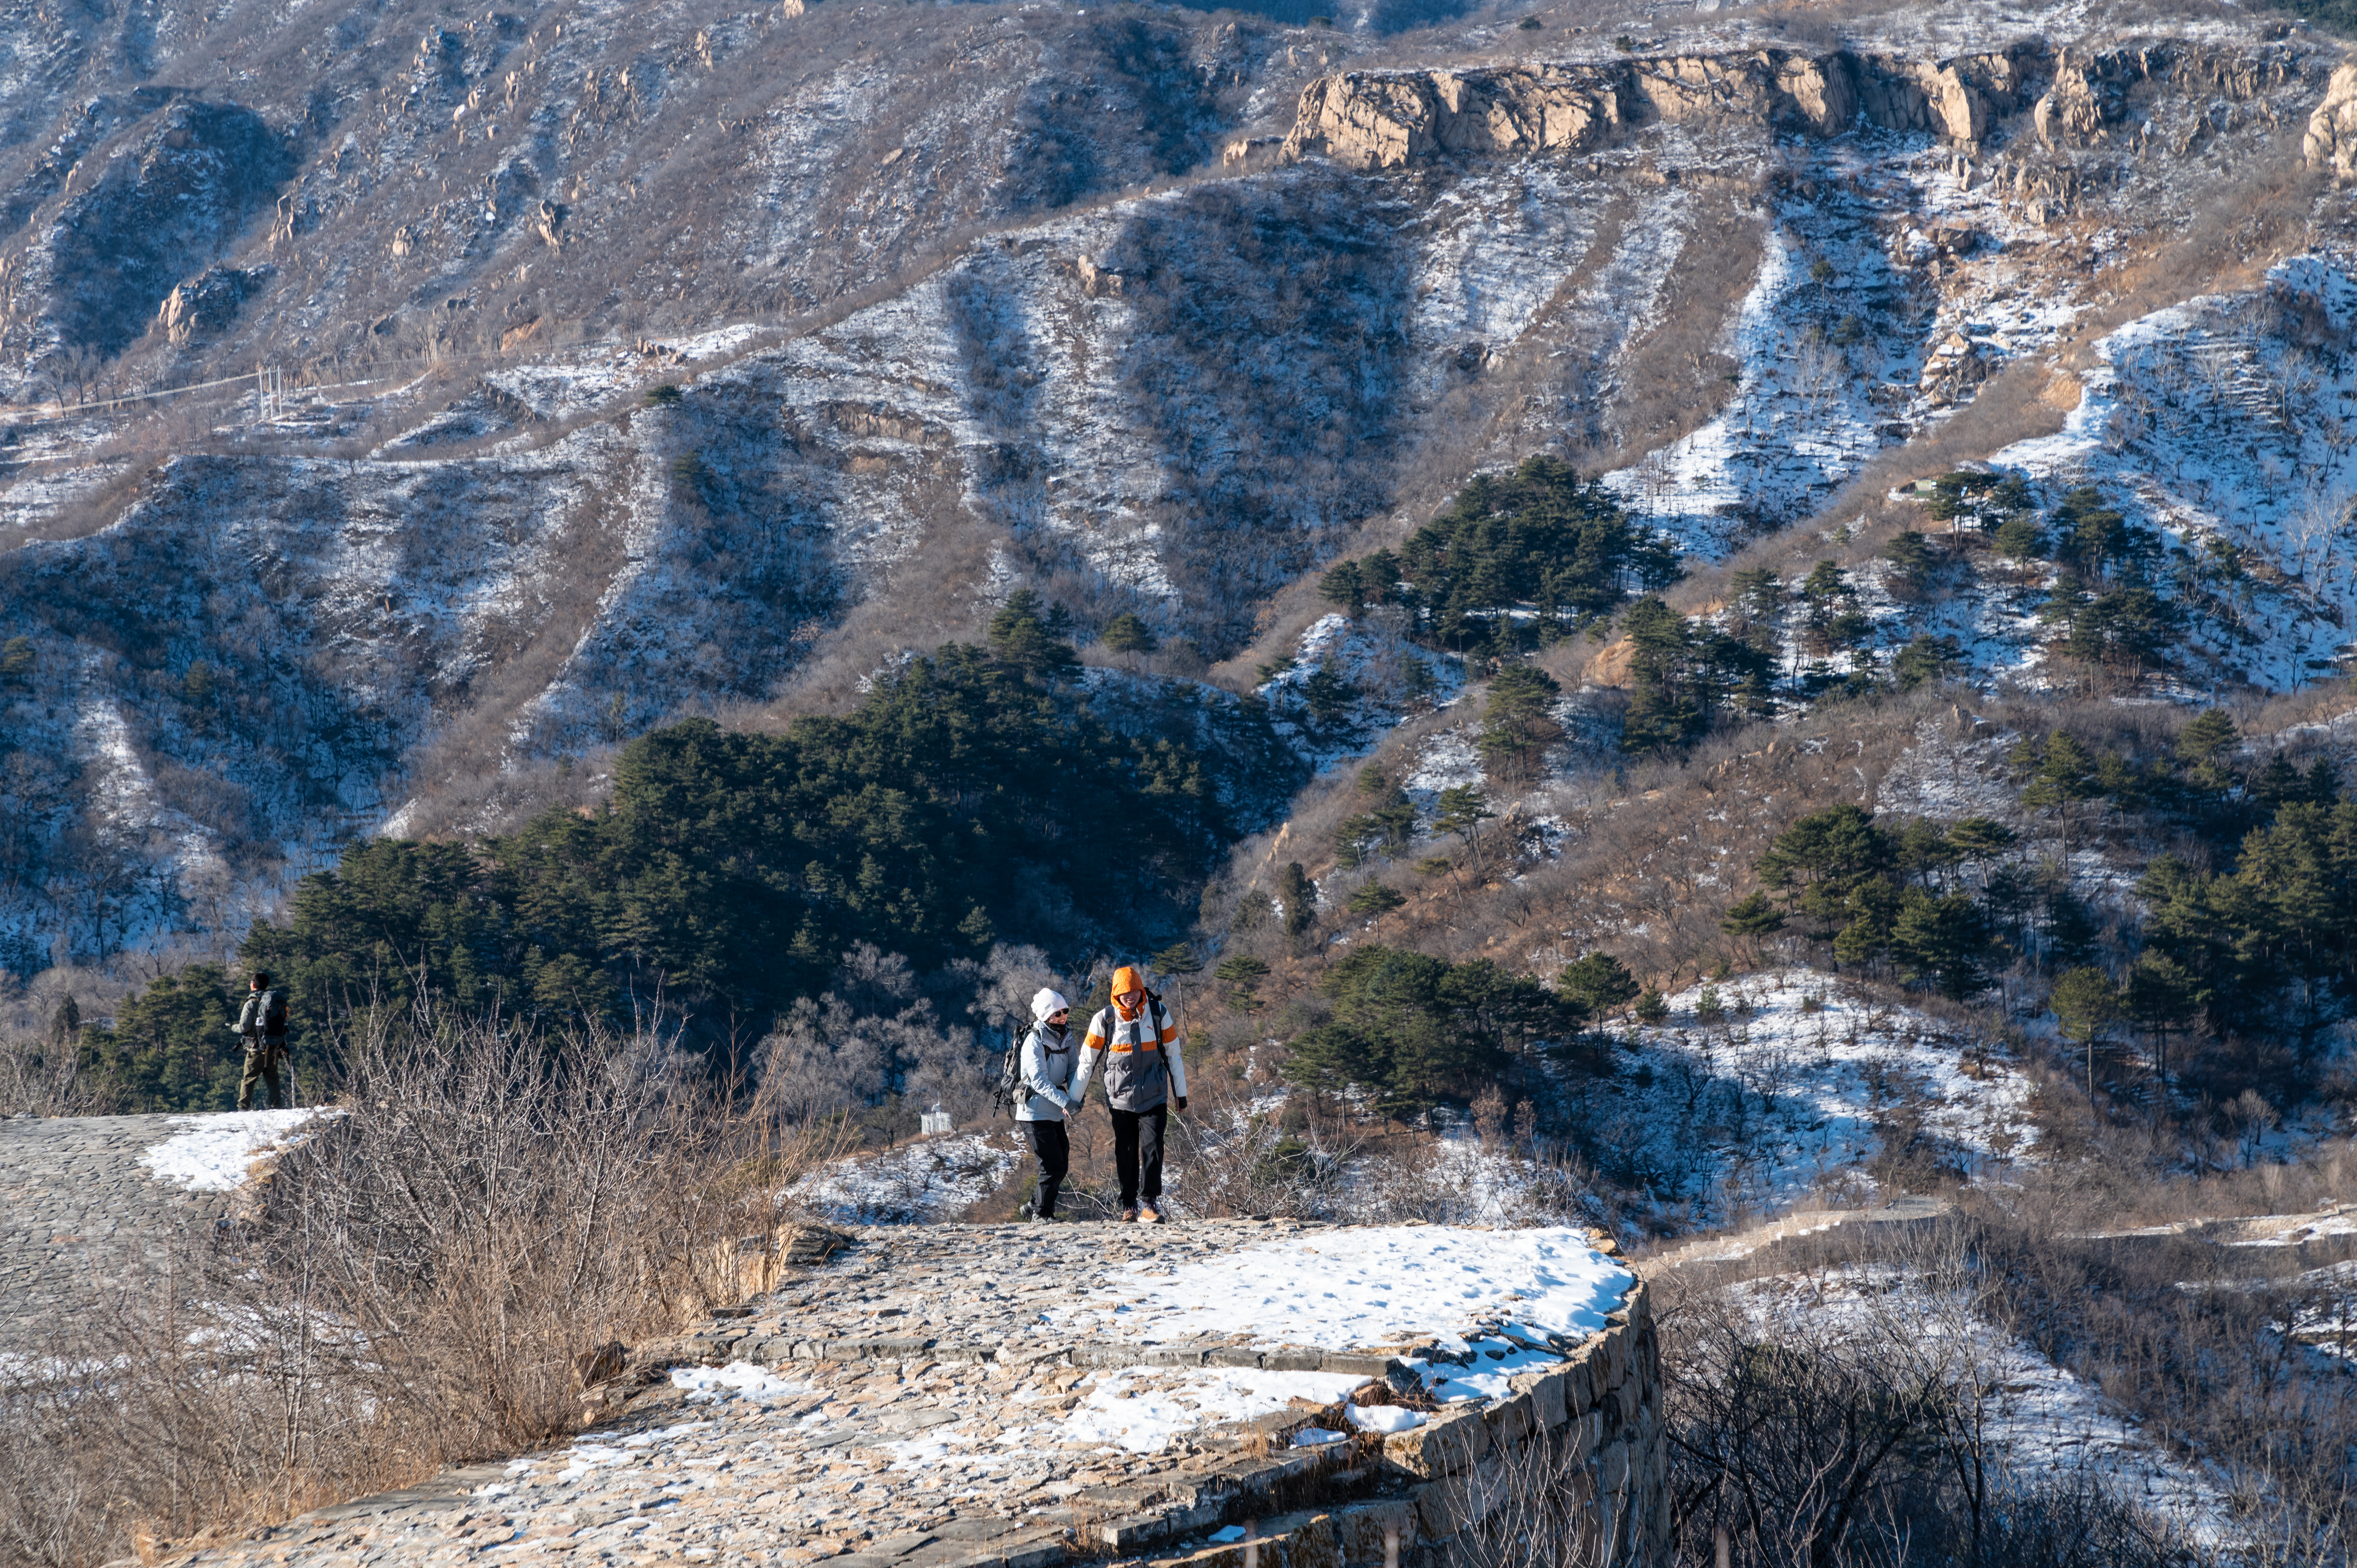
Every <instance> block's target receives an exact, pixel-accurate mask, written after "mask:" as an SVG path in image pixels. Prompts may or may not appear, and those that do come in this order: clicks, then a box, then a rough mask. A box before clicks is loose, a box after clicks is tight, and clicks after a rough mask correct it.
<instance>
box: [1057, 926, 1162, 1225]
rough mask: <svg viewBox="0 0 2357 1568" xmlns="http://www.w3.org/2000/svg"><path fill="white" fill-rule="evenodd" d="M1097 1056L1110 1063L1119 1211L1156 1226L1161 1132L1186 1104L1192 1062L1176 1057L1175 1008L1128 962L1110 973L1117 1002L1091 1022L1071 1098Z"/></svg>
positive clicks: (1083, 1090) (1084, 1084)
mask: <svg viewBox="0 0 2357 1568" xmlns="http://www.w3.org/2000/svg"><path fill="white" fill-rule="evenodd" d="M1100 1060H1102V1061H1103V1063H1104V1064H1105V1068H1104V1097H1105V1108H1106V1109H1107V1110H1108V1111H1110V1112H1113V1163H1114V1170H1115V1171H1117V1172H1118V1173H1119V1174H1120V1176H1121V1217H1122V1218H1123V1219H1131V1220H1143V1221H1145V1222H1146V1224H1148V1225H1159V1224H1161V1223H1162V1131H1163V1127H1164V1125H1165V1123H1166V1122H1167V1121H1168V1116H1169V1109H1170V1104H1171V1102H1172V1101H1177V1103H1178V1106H1179V1110H1181V1111H1184V1110H1186V1109H1187V1064H1186V1063H1185V1062H1184V1061H1182V1060H1180V1059H1179V1027H1178V1026H1177V1025H1175V1024H1173V1023H1172V1022H1171V1021H1170V1009H1168V1007H1165V1006H1164V1005H1163V1004H1162V998H1160V997H1159V996H1157V995H1155V994H1154V993H1152V992H1150V991H1148V990H1146V981H1145V978H1144V977H1143V976H1141V975H1140V974H1139V973H1138V972H1137V971H1135V970H1134V969H1132V968H1130V967H1129V966H1128V965H1127V964H1124V965H1123V966H1122V967H1121V968H1119V969H1117V970H1114V972H1113V1005H1112V1006H1110V1007H1107V1008H1105V1009H1103V1011H1102V1012H1100V1013H1098V1015H1096V1016H1095V1017H1094V1018H1092V1019H1091V1020H1089V1033H1088V1038H1087V1039H1085V1040H1083V1041H1082V1044H1081V1062H1080V1070H1079V1072H1077V1073H1075V1074H1074V1075H1073V1078H1072V1103H1073V1104H1075V1105H1078V1104H1079V1103H1080V1102H1081V1101H1082V1099H1083V1098H1085V1097H1086V1095H1087V1094H1088V1090H1089V1075H1090V1073H1091V1072H1092V1071H1093V1070H1094V1069H1095V1067H1096V1065H1097V1063H1098V1062H1099V1061H1100ZM1141 1198H1142V1199H1143V1200H1144V1201H1143V1204H1142V1205H1141V1203H1140V1199H1141Z"/></svg>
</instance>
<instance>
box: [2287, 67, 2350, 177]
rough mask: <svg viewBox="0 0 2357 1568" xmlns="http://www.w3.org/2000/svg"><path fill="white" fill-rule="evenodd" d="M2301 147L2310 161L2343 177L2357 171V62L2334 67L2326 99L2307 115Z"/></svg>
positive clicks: (2325, 95)
mask: <svg viewBox="0 0 2357 1568" xmlns="http://www.w3.org/2000/svg"><path fill="white" fill-rule="evenodd" d="M2300 151H2301V152H2302V153H2303V154H2305V155H2306V156H2307V158H2308V161H2309V164H2310V165H2312V166H2315V167H2317V168H2322V169H2330V171H2331V172H2332V173H2333V174H2334V175H2336V176H2338V177H2341V178H2342V179H2347V178H2349V177H2351V176H2352V174H2357V65H2344V66H2341V67H2338V68H2337V69H2335V70H2334V71H2333V73H2332V80H2331V81H2330V83H2328V84H2327V85H2326V87H2325V90H2324V102H2321V103H2319V104H2318V105H2317V106H2316V113H2313V114H2310V115H2309V117H2308V134H2307V135H2306V136H2305V137H2303V138H2302V139H2301V142H2300Z"/></svg>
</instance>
